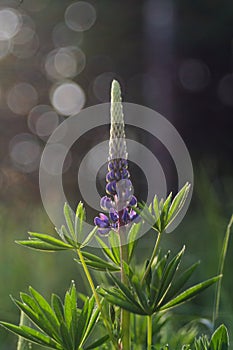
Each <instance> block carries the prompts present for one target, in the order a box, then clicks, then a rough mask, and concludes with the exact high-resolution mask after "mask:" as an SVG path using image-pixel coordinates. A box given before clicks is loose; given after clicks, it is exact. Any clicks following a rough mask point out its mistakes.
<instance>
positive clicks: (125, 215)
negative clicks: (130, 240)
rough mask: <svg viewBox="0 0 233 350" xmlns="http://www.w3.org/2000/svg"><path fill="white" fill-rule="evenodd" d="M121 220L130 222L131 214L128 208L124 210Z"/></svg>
mask: <svg viewBox="0 0 233 350" xmlns="http://www.w3.org/2000/svg"><path fill="white" fill-rule="evenodd" d="M121 220H122V221H123V222H124V223H125V224H128V222H129V221H130V216H129V213H128V210H127V209H126V208H125V209H124V210H123V213H122V216H121Z"/></svg>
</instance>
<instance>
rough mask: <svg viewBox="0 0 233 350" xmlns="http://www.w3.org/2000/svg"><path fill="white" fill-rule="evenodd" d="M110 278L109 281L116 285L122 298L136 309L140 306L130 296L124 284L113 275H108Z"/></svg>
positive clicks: (132, 296)
mask: <svg viewBox="0 0 233 350" xmlns="http://www.w3.org/2000/svg"><path fill="white" fill-rule="evenodd" d="M109 275H110V276H111V279H112V280H113V282H114V283H115V284H116V285H117V287H118V288H119V289H120V290H121V291H122V293H123V294H124V296H125V297H126V298H127V299H128V300H129V302H131V303H132V304H134V305H135V306H137V307H140V305H139V304H138V303H137V302H136V300H135V297H134V295H132V294H131V292H130V290H129V289H128V288H127V287H126V286H125V284H124V283H122V282H121V281H120V280H119V279H118V278H116V277H115V276H114V275H113V274H111V273H110V274H109Z"/></svg>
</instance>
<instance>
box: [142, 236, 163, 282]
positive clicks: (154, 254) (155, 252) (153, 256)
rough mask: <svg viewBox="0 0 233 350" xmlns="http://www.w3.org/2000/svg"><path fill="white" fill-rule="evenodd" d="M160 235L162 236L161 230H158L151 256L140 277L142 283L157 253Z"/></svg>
mask: <svg viewBox="0 0 233 350" xmlns="http://www.w3.org/2000/svg"><path fill="white" fill-rule="evenodd" d="M161 237H162V232H159V233H158V236H157V239H156V243H155V247H154V250H153V253H152V255H151V258H150V260H149V263H148V265H147V268H146V271H145V273H144V275H143V277H142V283H143V282H144V281H145V279H146V277H147V276H148V274H149V272H150V269H151V265H152V264H153V262H154V260H155V257H156V254H157V251H158V248H159V243H160V241H161Z"/></svg>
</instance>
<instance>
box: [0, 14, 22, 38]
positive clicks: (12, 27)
mask: <svg viewBox="0 0 233 350" xmlns="http://www.w3.org/2000/svg"><path fill="white" fill-rule="evenodd" d="M21 24H22V20H21V16H20V14H19V12H18V11H16V10H15V9H13V8H2V9H0V33H3V35H4V37H5V38H6V39H12V38H13V37H14V36H15V35H16V34H17V33H18V31H19V30H20V27H21Z"/></svg>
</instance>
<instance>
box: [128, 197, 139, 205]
mask: <svg viewBox="0 0 233 350" xmlns="http://www.w3.org/2000/svg"><path fill="white" fill-rule="evenodd" d="M129 205H130V206H132V207H135V206H136V205H137V198H136V197H135V196H132V198H131V200H130V202H129Z"/></svg>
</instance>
